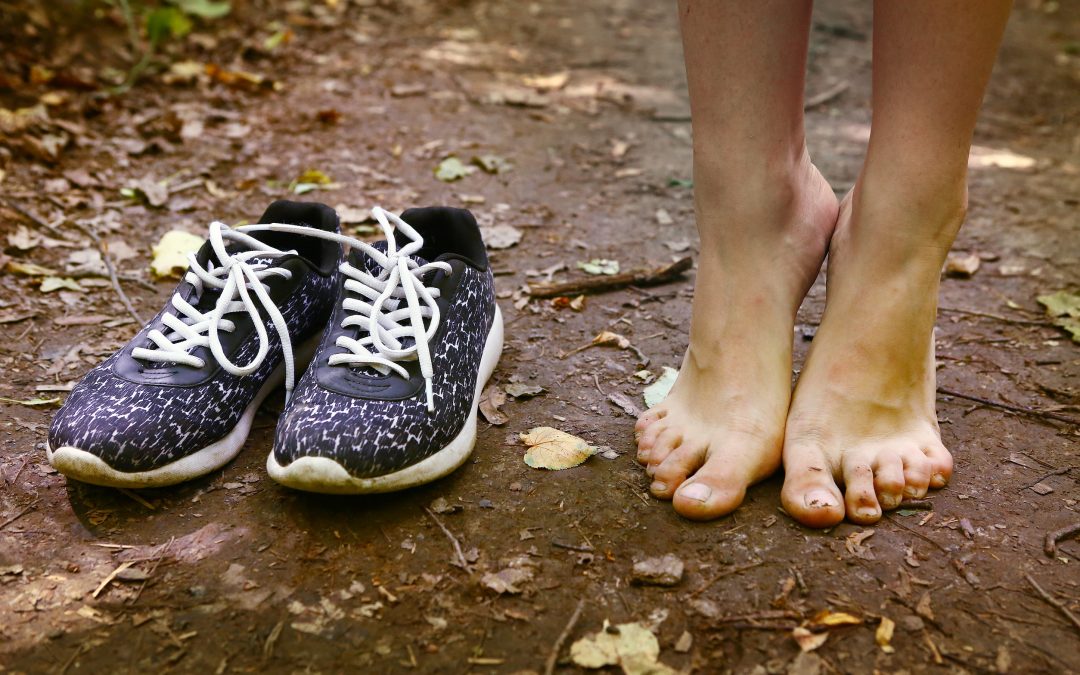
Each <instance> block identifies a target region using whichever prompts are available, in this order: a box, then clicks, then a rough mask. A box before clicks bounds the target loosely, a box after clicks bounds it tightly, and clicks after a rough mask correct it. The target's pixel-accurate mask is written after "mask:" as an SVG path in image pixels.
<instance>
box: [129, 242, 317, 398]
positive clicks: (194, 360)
mask: <svg viewBox="0 0 1080 675" xmlns="http://www.w3.org/2000/svg"><path fill="white" fill-rule="evenodd" d="M257 227H259V226H255V225H245V226H242V227H238V228H235V229H234V228H231V227H229V226H228V225H226V224H224V223H220V222H217V221H215V222H213V223H210V238H209V239H210V245H211V247H212V248H213V251H214V253H215V254H216V255H217V258H218V262H219V264H218V265H215V264H214V261H213V259H211V260H209V261H207V265H206V267H203V266H202V265H201V264H199V261H198V260H197V259H196V257H195V254H194V253H189V254H188V272H187V274H185V275H184V280H185V281H187V282H188V283H190V284H191V285H192V286H194V287H195V297H196V302H198V299H200V298H202V295H203V293H204V291H205V290H206V289H207V288H208V287H209V288H216V289H219V290H220V291H221V294H220V295H219V296H218V299H217V301H216V302H215V303H214V308H213V309H212V310H210V311H209V312H201V311H199V310H198V309H197V308H196V307H195V306H193V305H192V304H191V303H189V302H187V301H186V300H184V298H182V297H181V296H180V294H179V293H176V294H174V295H173V297H172V306H173V308H174V309H175V310H176V314H165V315H163V316H162V323H163V324H165V327H166V328H168V329H169V330H170V332H169V333H168V334H165V333H162V332H161V331H160V330H158V329H156V328H155V329H154V330H151V331H150V332H149V333H148V334H147V337H148V338H149V339H150V341H151V342H153V343H154V345H155V346H154V347H151V348H147V347H137V348H135V349H134V350H132V352H131V355H132V357H134V358H136V359H139V360H142V361H151V362H158V363H178V364H182V365H188V366H193V367H195V368H202V367H203V366H204V365H205V363H206V362H205V361H204V360H203V359H201V358H199V357H197V356H195V355H194V354H191V353H190V351H191V350H192V349H194V348H196V347H208V348H209V349H210V352H211V354H213V356H214V359H216V360H217V362H218V363H219V364H220V365H221V367H222V368H224V369H225V370H226V371H228V372H230V373H232V374H233V375H250V374H251V373H253V372H255V371H256V370H257V369H258V368H259V366H260V365H262V363H263V361H264V360H265V359H266V356H267V354H268V353H269V352H270V338H269V335H268V334H267V332H266V326H265V325H264V324H265V322H264V321H263V320H262V318H260V316H259V307H258V305H256V302H255V301H256V300H257V301H258V303H259V304H260V305H262V307H263V309H265V310H266V313H267V315H269V317H270V320H271V322H272V323H273V324H274V329H275V330H276V331H277V334H278V338H279V339H280V340H281V349H282V353H283V357H284V361H285V395H286V397H288V396H289V395H290V394H291V393H292V389H293V384H294V381H295V362H294V359H293V351H292V341H291V340H290V339H289V328H288V326H287V325H286V324H285V318H284V317H283V316H282V315H281V311H280V310H279V309H278V308H277V305H275V304H274V301H273V299H272V298H271V297H270V295H269V294H268V293H267V291H266V284H265V283H264V282H263V279H266V278H267V277H270V276H280V277H284V278H286V279H288V278H290V277H292V272H290V271H288V270H285V269H281V268H279V267H269V266H268V265H267V264H265V263H262V262H259V263H252V262H250V260H251V259H252V258H255V257H259V258H266V257H270V258H277V257H280V256H284V255H288V254H294V253H295V251H281V250H279V249H276V248H274V247H273V246H269V245H267V244H264V243H263V242H261V241H259V240H258V239H255V238H254V237H251V236H249V235H247V234H245V232H247V231H251V230H252V229H255V228H257ZM304 229H309V230H310V229H311V228H304ZM226 240H228V241H232V242H236V243H238V244H241V245H243V246H246V247H247V250H244V251H240V252H237V253H229V252H228V251H226V249H225V241H226ZM252 292H254V293H255V297H254V298H252V296H251V293H252ZM237 297H239V300H237V299H236V298H237ZM236 312H247V314H248V316H250V317H251V322H252V323H253V324H254V325H255V330H256V332H257V333H258V336H259V351H258V353H257V354H256V355H255V357H254V358H252V359H251V361H249V362H248V363H247V364H245V365H242V366H240V365H237V364H235V363H233V362H232V361H230V360H229V357H228V356H226V354H225V350H224V349H222V346H221V337H220V331H225V332H226V333H229V332H232V331H234V330H236V324H235V323H233V322H232V321H230V320H228V319H226V318H225V315H226V314H232V313H236Z"/></svg>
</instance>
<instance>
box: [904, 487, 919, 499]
mask: <svg viewBox="0 0 1080 675" xmlns="http://www.w3.org/2000/svg"><path fill="white" fill-rule="evenodd" d="M904 496H905V497H918V496H919V491H918V490H916V489H915V488H913V487H911V486H910V485H905V486H904Z"/></svg>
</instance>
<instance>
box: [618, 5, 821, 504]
mask: <svg viewBox="0 0 1080 675" xmlns="http://www.w3.org/2000/svg"><path fill="white" fill-rule="evenodd" d="M810 10H811V3H810V2H809V1H808V0H807V1H802V2H792V1H791V0H755V1H754V2H743V1H742V0H683V1H682V2H680V3H679V16H680V20H681V25H682V32H683V45H684V49H685V55H686V68H687V75H688V78H689V83H690V105H691V112H692V116H693V126H694V197H695V206H696V215H697V225H698V232H699V233H700V236H701V257H700V260H699V272H698V277H697V288H696V290H695V292H694V305H693V316H692V318H691V324H690V345H689V348H688V349H687V352H686V357H685V358H684V360H683V365H682V369H681V371H680V374H679V378H678V381H677V382H676V383H675V386H674V388H673V389H672V391H671V394H670V396H669V397H668V399H667V400H666V401H664V402H663V403H662V404H660V405H658V406H656V407H654V408H652V409H650V410H649V411H647V412H646V413H645V414H644V415H642V417H641V419H640V420H639V421H638V425H637V434H638V439H639V440H638V460H639V461H641V462H642V463H643V464H645V465H646V467H647V468H646V471H647V472H648V473H649V474H650V475H651V476H652V477H653V484H652V487H651V490H652V492H653V494H654V495H655V496H657V497H659V498H662V499H672V500H673V502H674V507H675V510H676V511H678V512H679V513H680V514H682V515H683V516H686V517H688V518H694V519H708V518H715V517H717V516H720V515H723V514H725V513H728V512H730V511H731V510H733V509H734V508H735V507H737V506H738V505H739V504H740V503H741V502H742V500H743V497H744V495H745V493H746V488H747V486H749V485H750V484H751V483H754V482H756V481H758V480H761V479H762V478H765V477H766V476H768V475H769V474H771V473H773V472H774V471H775V470H776V469H777V468H778V467H779V464H780V454H781V449H782V446H783V436H784V420H785V417H786V415H787V410H788V404H789V402H790V396H791V351H792V333H793V331H792V329H793V326H794V322H795V312H796V311H797V309H798V307H799V303H800V302H801V301H802V298H803V296H804V295H805V294H806V292H807V290H808V289H809V287H810V285H811V284H812V283H813V281H814V278H815V277H816V275H817V273H818V270H819V269H820V267H821V263H822V261H823V259H824V256H825V250H826V246H827V245H828V240H829V236H830V234H831V232H832V229H833V226H834V225H835V223H836V215H837V208H838V204H837V201H836V197H835V196H834V195H833V192H832V190H831V189H830V188H829V185H828V183H827V182H826V181H825V180H824V179H823V178H822V177H821V175H820V174H819V173H818V171H817V169H816V168H814V166H813V165H812V164H811V163H810V159H809V157H808V155H807V153H806V144H805V138H804V130H803V82H804V78H805V66H806V47H807V40H808V36H809V29H810Z"/></svg>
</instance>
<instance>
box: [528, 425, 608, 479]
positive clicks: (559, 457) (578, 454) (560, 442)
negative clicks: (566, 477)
mask: <svg viewBox="0 0 1080 675" xmlns="http://www.w3.org/2000/svg"><path fill="white" fill-rule="evenodd" d="M521 442H522V443H524V444H525V445H527V446H529V449H528V450H527V451H526V452H525V463H526V464H528V465H529V466H531V467H533V468H534V469H551V470H552V471H559V470H561V469H569V468H572V467H575V466H577V465H579V464H581V463H582V462H584V461H585V460H587V459H588V458H589V457H591V456H593V455H595V454H596V448H595V447H593V446H591V445H589V444H588V443H587V442H585V441H584V440H582V439H580V438H578V437H577V436H574V435H572V434H568V433H566V432H565V431H559V430H558V429H554V428H552V427H536V428H535V429H530V430H529V431H528V433H524V434H521Z"/></svg>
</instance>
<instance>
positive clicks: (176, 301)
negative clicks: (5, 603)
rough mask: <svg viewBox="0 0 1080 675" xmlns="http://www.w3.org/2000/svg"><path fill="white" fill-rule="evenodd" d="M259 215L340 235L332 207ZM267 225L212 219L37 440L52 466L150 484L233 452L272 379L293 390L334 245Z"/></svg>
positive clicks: (320, 317) (323, 298)
mask: <svg viewBox="0 0 1080 675" xmlns="http://www.w3.org/2000/svg"><path fill="white" fill-rule="evenodd" d="M261 222H263V223H294V224H295V223H302V224H303V225H304V227H297V228H296V229H298V230H308V231H311V232H319V233H320V234H321V233H326V234H328V235H329V236H330V237H333V236H338V235H336V234H333V233H335V232H336V231H337V229H338V218H337V214H336V213H334V211H333V209H331V208H329V207H327V206H323V205H322V204H311V203H296V202H285V201H280V202H275V203H274V204H272V205H271V206H270V208H269V209H267V211H266V213H265V215H263V218H262V221H261ZM268 227H269V226H259V225H249V226H244V227H237V228H230V227H229V226H227V225H224V224H222V223H217V222H215V223H212V224H211V225H210V238H209V240H208V241H207V242H206V243H205V244H203V246H202V248H201V249H200V250H199V252H198V253H197V254H193V255H190V256H189V260H190V267H189V268H188V272H187V274H186V275H185V276H184V279H183V281H181V282H180V284H179V286H177V289H176V293H175V294H174V295H173V296H172V300H171V301H170V302H169V303H168V304H167V305H166V306H165V308H164V309H162V310H161V312H160V313H159V314H158V315H157V316H156V317H154V320H153V321H151V322H150V323H149V324H148V325H147V326H145V327H144V328H143V329H142V331H140V332H139V334H138V335H136V336H135V338H134V339H133V340H132V341H131V342H129V343H128V344H127V345H126V346H125V347H124V348H122V349H121V350H120V351H118V352H116V353H115V354H113V355H112V356H111V357H109V358H108V360H106V361H105V362H104V363H102V364H101V365H99V366H97V367H96V368H94V369H93V370H91V371H90V372H89V373H87V375H86V377H84V378H83V380H82V381H81V382H80V383H79V384H78V386H76V387H75V389H73V390H72V392H71V395H70V396H69V397H68V399H67V402H66V403H65V404H64V406H63V407H62V408H61V409H60V410H59V412H57V414H56V417H55V418H54V419H53V422H52V426H51V427H50V429H49V440H48V447H47V452H48V457H49V461H50V462H51V463H52V465H53V466H54V467H56V469H57V470H59V471H60V472H61V473H63V474H65V475H66V476H69V477H71V478H75V479H77V480H80V481H83V482H86V483H94V484H96V485H108V486H112V487H157V486H163V485H172V484H174V483H179V482H182V481H185V480H189V479H192V478H195V477H196V476H201V475H203V474H205V473H209V472H210V471H213V470H214V469H217V468H218V467H221V466H223V465H224V464H226V463H227V462H229V460H231V459H232V458H233V457H235V456H236V454H237V453H238V452H239V451H240V448H241V446H243V444H244V441H245V440H246V439H247V435H248V430H249V429H250V428H251V421H252V419H253V418H254V417H255V412H256V410H257V409H258V408H259V404H260V403H262V401H263V399H264V398H266V396H267V395H268V394H269V393H270V392H271V391H272V390H273V389H274V388H275V387H277V386H279V385H280V384H281V382H282V380H284V381H285V386H286V391H287V392H288V391H289V390H291V389H292V386H293V382H294V378H295V377H296V372H297V369H302V368H304V367H305V366H306V364H307V362H308V361H309V360H310V358H311V355H312V353H313V352H314V348H315V346H316V345H317V344H318V340H319V337H320V336H321V335H322V331H323V329H324V327H325V326H326V320H327V317H329V316H330V314H331V313H332V312H333V307H334V297H335V292H336V288H337V273H336V267H337V265H338V264H339V263H340V262H341V259H342V257H341V246H340V245H338V244H337V243H335V242H331V241H321V240H319V239H315V238H310V237H303V236H295V235H292V234H289V233H282V232H267V231H265V230H266V229H267V228H268ZM245 233H247V234H245ZM268 329H269V330H268ZM294 345H296V346H294ZM241 364H242V365H241Z"/></svg>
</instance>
